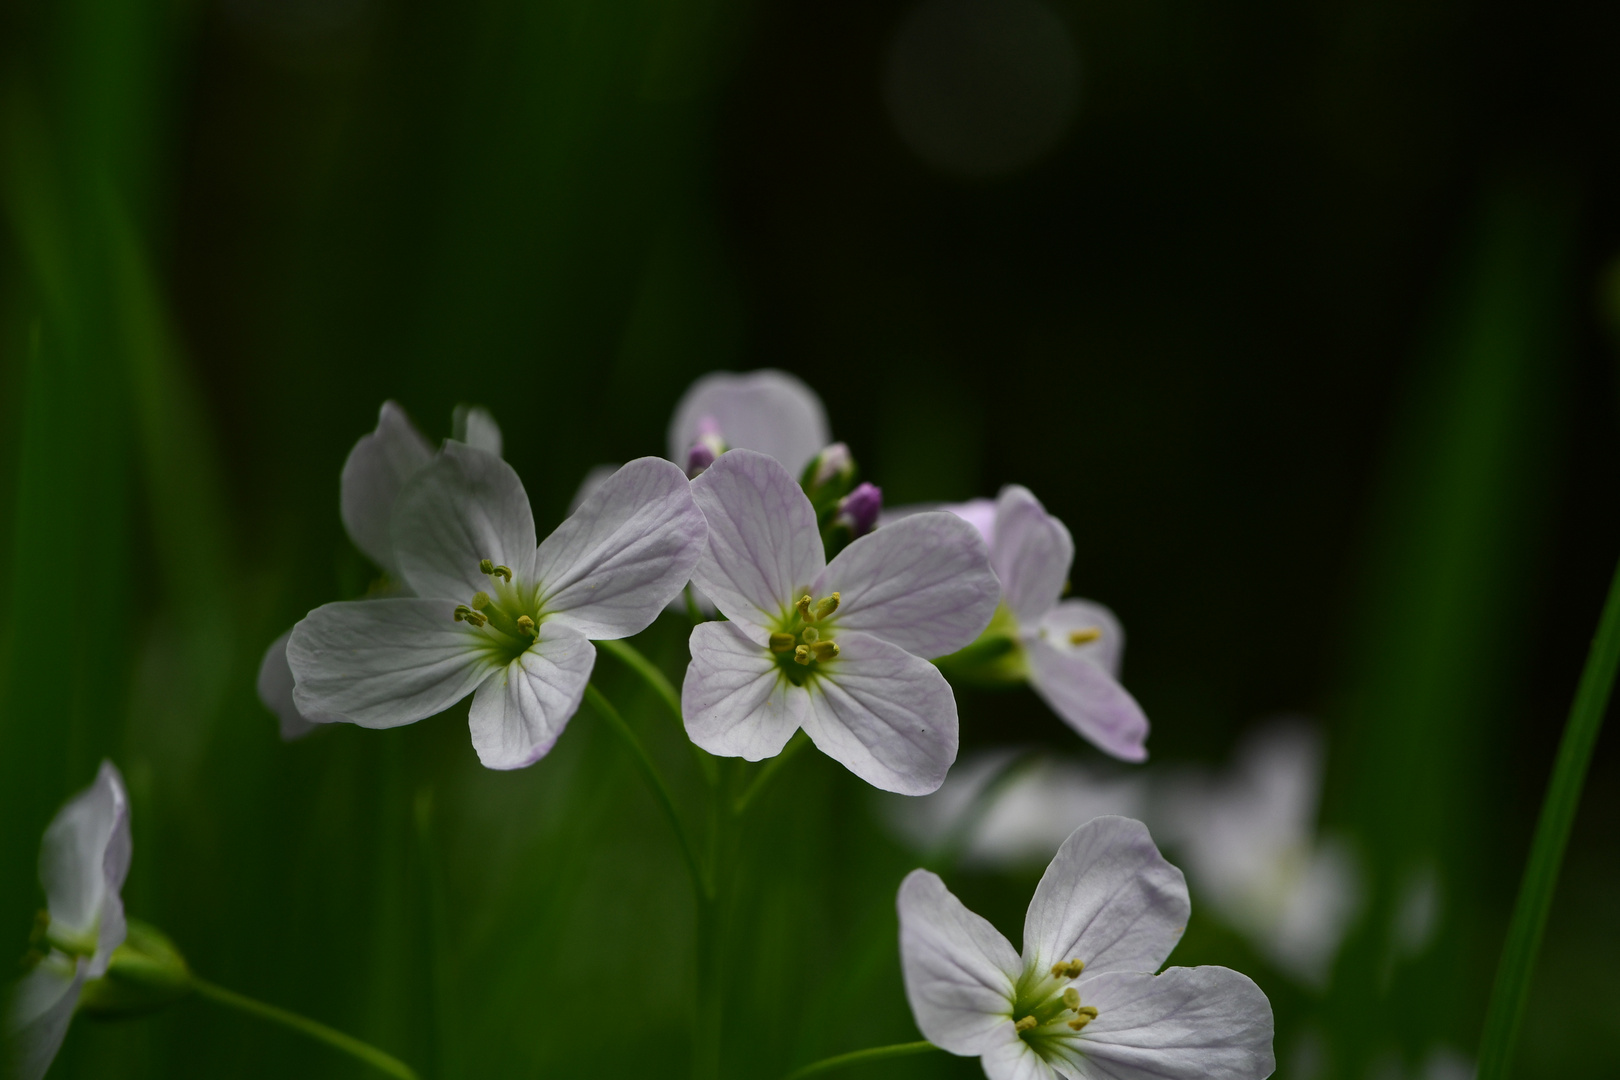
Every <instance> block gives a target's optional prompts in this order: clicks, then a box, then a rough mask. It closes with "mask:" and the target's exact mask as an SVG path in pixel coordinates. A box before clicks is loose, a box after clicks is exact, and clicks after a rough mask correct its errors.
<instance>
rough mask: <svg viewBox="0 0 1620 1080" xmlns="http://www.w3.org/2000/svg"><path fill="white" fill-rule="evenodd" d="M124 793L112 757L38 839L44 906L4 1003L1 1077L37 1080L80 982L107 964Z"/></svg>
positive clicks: (118, 905)
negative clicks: (22, 969)
mask: <svg viewBox="0 0 1620 1080" xmlns="http://www.w3.org/2000/svg"><path fill="white" fill-rule="evenodd" d="M129 858H130V837H129V797H128V796H127V795H126V794H125V792H124V780H123V777H121V776H120V775H119V774H118V769H117V768H116V767H114V766H113V764H112V762H110V761H104V762H102V763H101V770H100V771H99V772H98V773H97V774H96V781H95V783H93V784H91V785H90V786H89V787H88V788H86V789H85V790H84V791H82V792H80V793H79V794H78V795H75V796H74V797H73V798H72V799H71V800H69V801H68V803H67V805H66V806H64V807H62V809H61V810H60V811H58V812H57V815H56V817H55V818H53V819H52V821H51V823H50V825H49V826H48V827H47V828H46V830H45V838H44V840H43V842H42V843H41V845H40V853H39V879H40V883H41V884H43V885H44V886H45V902H46V910H45V911H43V912H41V913H40V921H39V924H38V926H37V927H36V929H35V939H34V948H35V951H34V952H33V953H31V954H30V957H29V959H30V960H31V961H32V967H31V968H30V969H29V971H28V972H27V974H25V975H24V976H23V977H22V979H21V980H19V981H18V982H17V984H16V985H15V986H13V987H12V989H11V992H10V995H9V997H8V1000H7V1002H6V1009H5V1018H4V1025H3V1040H0V1041H3V1043H4V1046H3V1049H4V1052H5V1060H4V1065H5V1069H4V1070H0V1071H3V1073H4V1075H6V1076H15V1077H17V1078H18V1080H39V1078H40V1077H42V1076H44V1075H45V1070H46V1069H48V1068H50V1064H51V1062H52V1061H54V1060H55V1058H56V1053H57V1051H58V1050H60V1049H61V1047H62V1039H63V1037H64V1036H66V1034H67V1029H68V1023H69V1022H70V1021H71V1020H72V1019H73V1010H74V1008H75V1007H76V1006H77V1005H78V1002H79V992H80V990H81V989H83V987H84V984H85V982H87V981H88V980H90V979H97V978H100V977H101V976H102V975H103V974H104V973H105V972H106V970H107V965H108V963H109V962H110V961H111V959H112V954H113V950H114V949H116V948H118V946H119V945H120V944H122V943H123V941H124V934H125V924H124V902H123V900H122V898H121V897H120V896H119V891H120V890H121V889H122V888H123V887H124V877H125V875H127V874H128V873H129Z"/></svg>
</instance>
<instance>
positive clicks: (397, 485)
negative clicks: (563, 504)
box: [258, 401, 571, 741]
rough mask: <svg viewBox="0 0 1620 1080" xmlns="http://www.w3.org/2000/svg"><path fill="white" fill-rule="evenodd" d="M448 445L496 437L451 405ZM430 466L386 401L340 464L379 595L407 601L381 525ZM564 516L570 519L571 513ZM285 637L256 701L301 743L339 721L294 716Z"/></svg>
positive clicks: (423, 442) (488, 442) (352, 530)
mask: <svg viewBox="0 0 1620 1080" xmlns="http://www.w3.org/2000/svg"><path fill="white" fill-rule="evenodd" d="M451 432H452V437H453V438H454V439H456V440H457V441H459V442H464V443H466V444H467V445H468V446H472V447H476V448H477V449H479V450H484V451H486V452H488V453H491V454H495V455H496V456H499V455H500V453H501V429H500V425H499V424H497V423H496V422H495V418H494V417H493V416H491V415H490V414H489V412H488V411H487V410H485V409H481V408H477V407H475V406H467V405H458V406H456V409H455V412H454V413H453V414H452V417H451ZM432 460H433V446H432V444H431V443H429V442H428V440H427V439H426V438H425V437H424V436H423V435H422V433H421V432H419V431H417V430H416V426H415V425H414V424H412V423H411V420H410V417H408V416H406V415H405V410H404V409H402V408H400V406H399V405H398V404H397V403H395V402H392V401H385V402H383V404H382V408H381V409H380V410H379V411H378V414H377V429H376V430H375V431H373V432H372V433H371V434H369V435H362V436H361V437H360V441H359V442H357V443H355V444H354V449H353V450H350V451H349V456H348V459H347V460H345V461H344V463H343V474H342V478H341V481H340V488H339V507H340V513H341V515H342V518H343V527H344V529H345V530H346V531H347V532H348V534H349V539H350V540H352V541H353V542H354V546H355V547H357V548H359V549H360V551H361V552H362V553H363V554H364V555H365V556H366V557H367V558H368V559H370V560H371V561H372V562H373V563H375V564H377V566H378V567H379V568H381V569H382V570H383V571H384V572H385V573H386V574H387V575H388V589H387V593H386V595H392V596H400V595H408V594H409V589H408V588H407V587H406V586H405V584H404V581H403V579H402V578H401V576H400V573H399V566H398V565H397V563H396V561H395V559H394V549H393V543H392V541H391V540H390V538H389V533H388V523H389V521H390V520H391V519H392V517H393V513H394V502H395V500H396V499H398V498H399V493H400V491H401V490H402V489H403V488H404V487H405V485H406V483H408V482H409V481H410V479H411V478H412V477H413V476H415V475H416V474H417V473H419V472H421V471H422V470H423V469H425V468H427V466H428V463H429V462H431V461H432ZM570 512H571V511H570ZM290 637H292V630H291V629H290V628H289V629H288V630H287V632H286V633H284V634H282V635H281V636H280V637H278V638H276V640H275V641H273V642H271V643H270V647H269V648H268V649H266V650H265V651H264V659H263V660H262V661H260V663H259V679H258V690H259V700H260V701H261V702H263V703H264V706H265V708H267V709H269V710H270V711H271V712H273V713H275V714H276V718H277V719H278V720H279V721H280V723H281V737H282V738H283V739H286V740H289V741H290V740H292V739H297V738H300V737H302V736H304V735H308V734H309V733H310V732H311V731H313V730H315V727H316V725H318V724H329V723H332V722H334V721H336V720H337V719H338V717H335V716H327V715H324V714H319V713H301V712H299V711H298V706H297V705H296V704H295V703H294V702H293V674H292V669H291V668H290V667H288V666H287V639H288V638H290Z"/></svg>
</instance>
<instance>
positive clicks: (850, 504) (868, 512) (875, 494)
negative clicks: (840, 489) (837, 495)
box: [833, 482, 883, 539]
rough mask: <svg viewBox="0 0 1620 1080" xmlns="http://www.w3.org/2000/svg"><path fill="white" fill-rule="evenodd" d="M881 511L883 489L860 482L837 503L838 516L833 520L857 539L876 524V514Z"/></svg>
mask: <svg viewBox="0 0 1620 1080" xmlns="http://www.w3.org/2000/svg"><path fill="white" fill-rule="evenodd" d="M881 513H883V489H882V488H880V487H878V486H877V485H876V484H872V483H865V482H863V483H860V484H857V485H856V486H855V490H854V491H852V492H850V493H849V494H848V495H845V496H844V497H843V499H841V500H839V503H838V516H837V517H835V518H834V519H833V520H834V522H836V523H837V524H839V525H843V526H844V527H845V528H847V529H849V531H850V533H851V535H853V536H854V537H855V538H857V539H859V538H860V537H862V536H865V535H866V534H867V533H869V532H871V531H872V530H873V529H874V528H875V527H876V526H877V520H878V515H879V514H881Z"/></svg>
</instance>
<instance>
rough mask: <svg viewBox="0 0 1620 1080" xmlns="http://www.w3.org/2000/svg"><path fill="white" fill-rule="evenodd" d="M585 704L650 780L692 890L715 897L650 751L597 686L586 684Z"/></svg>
mask: <svg viewBox="0 0 1620 1080" xmlns="http://www.w3.org/2000/svg"><path fill="white" fill-rule="evenodd" d="M585 700H586V701H588V702H590V703H591V708H593V709H595V710H596V712H597V713H598V715H600V716H601V717H602V718H603V719H604V720H606V721H607V722H608V726H609V727H611V728H612V729H613V730H614V731H616V732H618V733H619V737H620V738H622V739H624V741H625V743H626V745H628V746H629V747H630V754H631V756H632V757H633V758H635V759H636V764H637V765H639V766H641V772H642V775H644V776H645V777H646V778H647V786H648V787H650V788H652V791H653V794H654V795H655V796H656V797H657V799H658V805H660V806H662V807H663V808H664V814H665V815H666V816H667V817H668V818H669V824H670V826H671V827H672V828H673V829H674V830H675V835H676V837H677V838H679V840H680V842H681V854H682V855H683V856H684V857H685V858H686V869H687V871H688V872H689V873H690V874H691V875H692V886H693V888H695V889H697V891H698V895H699V896H700V897H707V896H712V895H713V894H714V884H713V882H712V881H711V880H710V879H709V875H707V874H705V873H704V872H703V864H702V862H701V860H699V858H698V853H697V848H696V847H694V846H693V845H692V836H691V834H690V833H688V832H687V831H686V824H685V822H683V821H682V820H681V815H680V812H679V811H678V810H676V809H675V799H674V797H673V796H672V795H670V793H669V786H668V785H667V784H665V783H664V778H663V776H662V774H660V773H659V771H658V766H657V764H655V763H654V762H653V759H652V755H651V754H649V753H647V748H646V747H645V746H644V745H642V742H641V739H640V737H639V736H637V735H636V733H635V729H633V728H632V727H631V726H630V725H629V724H628V723H626V722H625V719H624V717H623V716H620V715H619V710H618V709H615V708H614V707H613V703H612V702H610V701H608V699H607V698H605V697H603V696H602V691H600V690H598V689H597V688H596V684H595V683H587V684H586V686H585Z"/></svg>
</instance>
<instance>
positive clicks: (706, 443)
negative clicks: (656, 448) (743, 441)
mask: <svg viewBox="0 0 1620 1080" xmlns="http://www.w3.org/2000/svg"><path fill="white" fill-rule="evenodd" d="M726 449H727V447H726V440H725V439H724V437H722V436H721V434H720V425H719V424H717V423H715V422H714V420H713V419H712V418H711V417H707V416H705V417H704V418H703V419H702V420H700V421H698V437H697V441H696V442H694V443H693V444H692V445H691V447H690V448H688V449H687V451H686V478H687V479H688V480H696V479H697V478H698V477H699V476H701V475H703V471H704V470H705V469H707V468H708V467H709V466H710V465H713V464H714V460H715V458H717V457H719V456H720V455H721V454H723V453H725V452H726Z"/></svg>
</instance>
